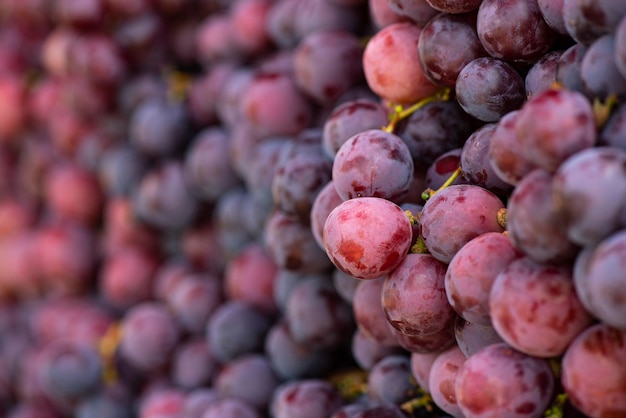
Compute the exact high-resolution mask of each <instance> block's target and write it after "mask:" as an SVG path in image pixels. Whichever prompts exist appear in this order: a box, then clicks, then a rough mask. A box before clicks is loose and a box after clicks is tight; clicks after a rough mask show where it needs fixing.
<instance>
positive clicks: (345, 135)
mask: <svg viewBox="0 0 626 418" xmlns="http://www.w3.org/2000/svg"><path fill="white" fill-rule="evenodd" d="M388 122H389V120H388V110H387V109H386V108H385V107H384V106H383V105H382V104H380V103H377V102H375V101H372V100H368V99H354V100H349V101H347V102H344V103H341V104H339V105H337V106H335V107H334V108H333V110H332V112H331V113H330V114H329V115H328V116H327V117H326V120H325V121H324V126H323V134H322V147H323V148H324V152H325V153H326V155H328V156H329V157H331V158H334V157H335V154H336V153H337V151H338V150H339V148H340V147H341V145H343V143H344V142H346V141H347V140H348V139H349V138H351V137H352V136H354V135H356V134H358V133H360V132H363V131H366V130H368V129H380V128H382V127H383V126H385V125H386V124H387V123H388Z"/></svg>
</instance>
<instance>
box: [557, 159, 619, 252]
mask: <svg viewBox="0 0 626 418" xmlns="http://www.w3.org/2000/svg"><path fill="white" fill-rule="evenodd" d="M624 161H626V153H625V152H624V151H623V150H621V149H618V148H611V147H594V148H590V149H587V150H585V151H582V152H579V153H577V154H575V155H573V156H572V157H570V158H568V159H567V160H566V161H565V162H564V163H563V164H562V165H561V166H560V167H559V169H558V170H557V172H556V174H555V177H554V180H553V202H554V205H555V208H556V211H557V215H558V216H559V217H561V218H562V219H563V220H564V222H565V224H566V227H567V236H568V238H569V239H570V240H571V241H572V242H575V243H577V244H580V245H593V244H595V243H597V242H599V241H600V240H602V239H603V238H604V237H606V236H608V235H609V234H611V233H612V232H614V231H616V230H617V229H619V228H620V225H621V222H622V212H623V205H624V199H626V181H625V179H624V176H625V175H626V172H625V171H624ZM589 185H593V186H592V189H590V187H589ZM602 196H611V199H603V198H601V197H602Z"/></svg>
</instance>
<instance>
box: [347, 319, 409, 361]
mask: <svg viewBox="0 0 626 418" xmlns="http://www.w3.org/2000/svg"><path fill="white" fill-rule="evenodd" d="M394 342H395V339H394ZM351 349H352V357H354V361H356V363H357V364H358V365H359V367H360V368H361V369H363V370H370V369H371V368H372V367H373V366H374V365H375V364H376V363H378V362H379V361H381V360H382V359H383V358H385V357H387V356H392V355H399V354H402V353H403V351H404V350H403V349H402V348H400V347H399V346H397V345H394V346H393V347H389V346H384V345H382V344H380V343H379V342H378V341H376V340H374V339H373V338H371V337H370V336H368V335H366V334H364V333H363V332H361V330H359V329H358V328H357V330H356V331H355V332H354V334H353V335H352V344H351Z"/></svg>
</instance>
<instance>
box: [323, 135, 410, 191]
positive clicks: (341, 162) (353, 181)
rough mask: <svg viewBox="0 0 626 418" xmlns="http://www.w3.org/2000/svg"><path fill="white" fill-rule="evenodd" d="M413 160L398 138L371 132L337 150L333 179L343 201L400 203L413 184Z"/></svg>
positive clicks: (353, 139) (352, 139)
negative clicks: (374, 198) (368, 199)
mask: <svg viewBox="0 0 626 418" xmlns="http://www.w3.org/2000/svg"><path fill="white" fill-rule="evenodd" d="M413 170H414V166H413V158H412V157H411V153H410V151H409V148H408V146H407V145H406V144H405V143H404V141H402V139H400V137H398V136H397V135H395V134H392V133H387V132H384V131H382V130H380V129H370V130H366V131H363V132H361V133H358V134H356V135H354V136H352V137H350V138H349V139H348V140H347V141H346V142H344V144H343V145H342V146H341V147H340V148H339V150H337V154H336V155H335V158H334V160H333V168H332V179H333V182H334V185H335V189H336V190H337V193H338V194H339V196H341V197H342V198H343V200H348V199H353V198H360V197H378V198H383V199H387V200H390V201H392V202H394V203H401V202H402V200H403V199H404V198H405V197H406V196H407V194H408V192H409V188H410V186H411V183H412V182H413Z"/></svg>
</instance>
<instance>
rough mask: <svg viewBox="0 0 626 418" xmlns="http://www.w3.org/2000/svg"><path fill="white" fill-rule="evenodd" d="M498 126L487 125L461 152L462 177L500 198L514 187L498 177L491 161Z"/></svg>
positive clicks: (476, 131)
mask: <svg viewBox="0 0 626 418" xmlns="http://www.w3.org/2000/svg"><path fill="white" fill-rule="evenodd" d="M497 126H498V125H497V124H495V123H487V124H485V125H483V126H481V127H480V128H478V129H477V130H475V131H474V132H473V133H472V134H471V135H470V136H469V137H468V138H467V139H466V140H465V144H464V145H463V148H462V150H461V175H462V176H463V178H464V179H465V180H466V181H467V182H468V183H469V184H474V185H476V186H480V187H484V188H485V189H487V190H490V191H492V192H493V193H495V194H497V195H498V196H506V195H508V194H510V193H511V191H512V190H513V187H512V186H511V185H510V184H508V183H507V182H505V181H503V180H502V179H500V177H498V175H497V174H496V172H495V170H494V169H493V167H492V165H491V160H490V159H489V148H490V144H491V138H492V137H493V133H494V132H495V130H496V128H497Z"/></svg>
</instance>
